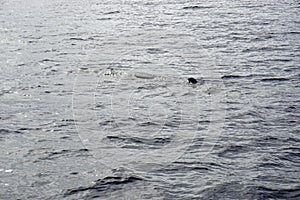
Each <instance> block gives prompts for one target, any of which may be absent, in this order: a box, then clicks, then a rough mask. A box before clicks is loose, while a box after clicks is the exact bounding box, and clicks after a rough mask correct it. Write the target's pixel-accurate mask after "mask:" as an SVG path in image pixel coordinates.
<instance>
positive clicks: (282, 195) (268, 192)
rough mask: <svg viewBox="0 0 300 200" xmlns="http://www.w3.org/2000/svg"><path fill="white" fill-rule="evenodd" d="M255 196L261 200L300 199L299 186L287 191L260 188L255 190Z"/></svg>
mask: <svg viewBox="0 0 300 200" xmlns="http://www.w3.org/2000/svg"><path fill="white" fill-rule="evenodd" d="M257 194H258V196H259V197H260V198H262V199H269V198H272V199H300V186H298V187H296V188H289V189H272V188H269V187H264V186H260V187H258V188H257Z"/></svg>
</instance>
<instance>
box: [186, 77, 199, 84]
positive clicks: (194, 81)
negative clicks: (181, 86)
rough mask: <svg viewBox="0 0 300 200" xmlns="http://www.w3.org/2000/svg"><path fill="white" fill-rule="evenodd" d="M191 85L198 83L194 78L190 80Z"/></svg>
mask: <svg viewBox="0 0 300 200" xmlns="http://www.w3.org/2000/svg"><path fill="white" fill-rule="evenodd" d="M188 81H189V83H192V84H196V83H197V82H198V81H197V80H196V79H194V78H188Z"/></svg>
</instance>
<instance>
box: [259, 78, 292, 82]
mask: <svg viewBox="0 0 300 200" xmlns="http://www.w3.org/2000/svg"><path fill="white" fill-rule="evenodd" d="M288 80H290V79H289V78H283V77H273V78H263V79H260V81H262V82H277V81H288Z"/></svg>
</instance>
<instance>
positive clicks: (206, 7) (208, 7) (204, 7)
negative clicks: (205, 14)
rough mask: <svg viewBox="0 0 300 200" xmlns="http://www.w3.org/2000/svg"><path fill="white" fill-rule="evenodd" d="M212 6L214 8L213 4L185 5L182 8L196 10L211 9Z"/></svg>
mask: <svg viewBox="0 0 300 200" xmlns="http://www.w3.org/2000/svg"><path fill="white" fill-rule="evenodd" d="M210 8H214V7H213V6H185V7H183V8H182V9H184V10H189V9H192V10H196V9H210Z"/></svg>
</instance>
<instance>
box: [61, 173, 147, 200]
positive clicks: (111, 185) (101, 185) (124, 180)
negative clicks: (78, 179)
mask: <svg viewBox="0 0 300 200" xmlns="http://www.w3.org/2000/svg"><path fill="white" fill-rule="evenodd" d="M142 180H143V179H142V178H140V177H137V176H126V177H121V176H108V177H105V178H103V179H99V180H97V181H96V183H95V184H94V185H92V186H89V187H79V188H76V189H70V190H67V191H66V192H65V193H64V197H68V196H72V195H77V194H78V193H90V195H93V193H97V195H100V194H101V193H102V192H103V193H105V194H107V191H110V190H111V191H114V190H118V189H120V190H121V189H122V188H121V187H122V186H123V185H126V184H130V183H133V182H137V181H142ZM87 196H89V194H87Z"/></svg>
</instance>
